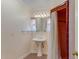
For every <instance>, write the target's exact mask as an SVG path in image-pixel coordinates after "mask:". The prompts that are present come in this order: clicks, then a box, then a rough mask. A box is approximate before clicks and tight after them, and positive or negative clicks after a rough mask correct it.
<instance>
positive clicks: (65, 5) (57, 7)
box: [50, 1, 68, 13]
mask: <svg viewBox="0 0 79 59" xmlns="http://www.w3.org/2000/svg"><path fill="white" fill-rule="evenodd" d="M67 4H68V1H65V2H64V4H61V5H58V6H56V7H55V8H53V9H51V10H50V13H52V12H54V11H59V10H61V9H64V8H67V6H68V5H67Z"/></svg>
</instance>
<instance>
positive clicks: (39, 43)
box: [33, 38, 46, 56]
mask: <svg viewBox="0 0 79 59" xmlns="http://www.w3.org/2000/svg"><path fill="white" fill-rule="evenodd" d="M33 41H35V43H36V44H37V45H38V52H37V56H42V43H43V42H44V41H46V39H44V38H34V39H33Z"/></svg>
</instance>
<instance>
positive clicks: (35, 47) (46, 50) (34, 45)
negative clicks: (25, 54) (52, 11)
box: [31, 32, 49, 55]
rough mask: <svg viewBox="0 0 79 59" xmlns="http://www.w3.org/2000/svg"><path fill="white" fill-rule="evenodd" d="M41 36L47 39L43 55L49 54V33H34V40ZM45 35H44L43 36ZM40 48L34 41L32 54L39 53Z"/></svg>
mask: <svg viewBox="0 0 79 59" xmlns="http://www.w3.org/2000/svg"><path fill="white" fill-rule="evenodd" d="M39 34H41V35H40V36H43V37H45V39H46V41H45V42H44V44H43V46H42V48H43V54H46V55H47V54H48V40H49V32H33V36H32V37H33V38H37V37H38V36H39ZM42 34H43V35H42ZM37 48H38V46H37V45H36V43H35V42H34V41H32V47H31V52H32V53H37V51H38V49H37Z"/></svg>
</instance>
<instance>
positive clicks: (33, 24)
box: [31, 19, 36, 32]
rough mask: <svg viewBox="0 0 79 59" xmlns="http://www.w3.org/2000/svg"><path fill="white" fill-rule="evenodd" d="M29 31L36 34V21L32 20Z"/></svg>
mask: <svg viewBox="0 0 79 59" xmlns="http://www.w3.org/2000/svg"><path fill="white" fill-rule="evenodd" d="M31 31H33V32H36V20H35V19H32V23H31Z"/></svg>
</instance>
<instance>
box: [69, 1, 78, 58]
mask: <svg viewBox="0 0 79 59" xmlns="http://www.w3.org/2000/svg"><path fill="white" fill-rule="evenodd" d="M76 16H77V15H76ZM76 22H77V18H75V0H69V59H74V56H73V55H72V53H73V51H75V42H76V40H77V31H76V30H77V27H75V24H76ZM76 25H77V24H76ZM75 29H76V30H75ZM75 34H76V36H75Z"/></svg>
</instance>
